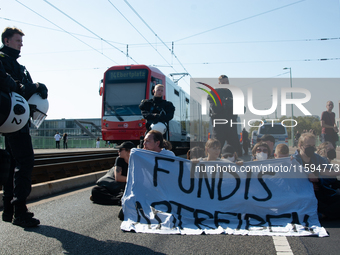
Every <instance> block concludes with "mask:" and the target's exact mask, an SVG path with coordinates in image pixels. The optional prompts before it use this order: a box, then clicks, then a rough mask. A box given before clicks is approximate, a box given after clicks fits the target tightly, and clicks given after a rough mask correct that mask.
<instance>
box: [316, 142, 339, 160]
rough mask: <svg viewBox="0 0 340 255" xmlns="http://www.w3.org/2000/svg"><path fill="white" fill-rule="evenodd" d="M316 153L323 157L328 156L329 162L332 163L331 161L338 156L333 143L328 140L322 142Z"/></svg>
mask: <svg viewBox="0 0 340 255" xmlns="http://www.w3.org/2000/svg"><path fill="white" fill-rule="evenodd" d="M316 153H317V154H319V155H320V156H321V157H324V158H326V159H327V160H328V162H329V163H331V161H332V160H333V159H335V158H336V152H335V149H334V147H333V144H332V143H331V142H328V141H327V142H324V143H321V144H320V145H319V146H318V148H317V151H316Z"/></svg>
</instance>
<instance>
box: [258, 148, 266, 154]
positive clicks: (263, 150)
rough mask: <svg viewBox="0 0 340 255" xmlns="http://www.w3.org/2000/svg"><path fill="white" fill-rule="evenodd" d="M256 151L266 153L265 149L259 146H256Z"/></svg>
mask: <svg viewBox="0 0 340 255" xmlns="http://www.w3.org/2000/svg"><path fill="white" fill-rule="evenodd" d="M256 152H264V153H268V150H267V149H261V148H257V149H256Z"/></svg>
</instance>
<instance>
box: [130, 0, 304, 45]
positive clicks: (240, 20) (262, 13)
mask: <svg viewBox="0 0 340 255" xmlns="http://www.w3.org/2000/svg"><path fill="white" fill-rule="evenodd" d="M124 1H125V2H126V0H124ZM304 1H306V0H300V1H297V2H294V3H291V4H287V5H284V6H280V7H277V8H274V9H271V10H269V11H265V12H261V13H258V14H255V15H252V16H249V17H246V18H243V19H239V20H236V21H233V22H230V23H227V24H224V25H222V26H218V27H215V28H211V29H208V30H205V31H202V32H200V33H196V34H193V35H189V36H187V37H184V38H181V39H178V40H176V41H175V42H179V41H183V40H186V39H189V38H192V37H195V36H198V35H202V34H205V33H208V32H211V31H214V30H217V29H220V28H222V27H226V26H230V25H233V24H236V23H239V22H242V21H245V20H248V19H252V18H255V17H258V16H261V15H264V14H267V13H270V12H273V11H277V10H280V9H283V8H286V7H288V6H291V5H294V4H298V3H301V2H304Z"/></svg>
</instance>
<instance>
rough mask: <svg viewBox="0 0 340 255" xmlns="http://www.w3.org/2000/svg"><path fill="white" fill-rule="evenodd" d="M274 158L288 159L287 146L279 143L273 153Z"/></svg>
mask: <svg viewBox="0 0 340 255" xmlns="http://www.w3.org/2000/svg"><path fill="white" fill-rule="evenodd" d="M274 157H275V158H286V157H289V148H288V146H287V144H285V143H280V144H278V145H277V146H276V148H275V152H274Z"/></svg>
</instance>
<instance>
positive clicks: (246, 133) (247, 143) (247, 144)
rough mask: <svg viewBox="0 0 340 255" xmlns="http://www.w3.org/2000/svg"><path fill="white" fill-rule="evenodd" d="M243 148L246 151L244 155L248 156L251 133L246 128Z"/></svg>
mask: <svg viewBox="0 0 340 255" xmlns="http://www.w3.org/2000/svg"><path fill="white" fill-rule="evenodd" d="M242 147H243V150H244V155H248V148H249V133H248V132H247V130H246V129H245V128H243V130H242Z"/></svg>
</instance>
